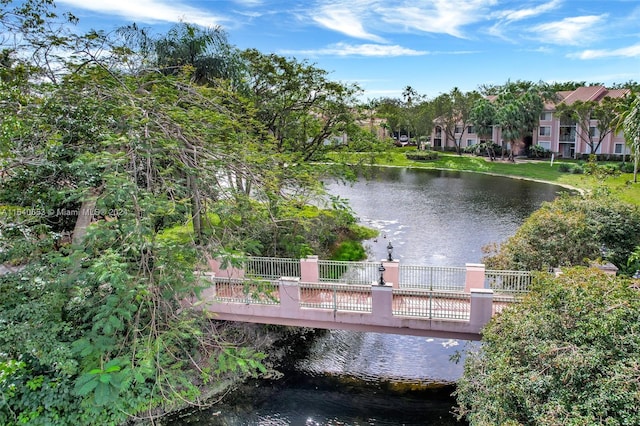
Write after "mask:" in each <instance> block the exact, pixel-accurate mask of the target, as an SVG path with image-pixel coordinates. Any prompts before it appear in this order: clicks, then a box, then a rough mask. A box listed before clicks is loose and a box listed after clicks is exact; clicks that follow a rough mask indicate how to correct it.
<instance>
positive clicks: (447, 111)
mask: <svg viewBox="0 0 640 426" xmlns="http://www.w3.org/2000/svg"><path fill="white" fill-rule="evenodd" d="M479 97H480V94H479V93H478V92H475V91H474V92H467V93H463V92H462V91H460V89H458V88H457V87H454V88H453V89H452V90H451V92H449V93H446V94H442V95H440V96H438V97H437V98H436V99H434V101H433V103H434V113H435V116H436V121H437V123H438V124H439V125H440V126H441V127H442V129H443V131H444V133H445V135H446V139H447V140H450V141H453V143H454V144H455V148H456V152H457V153H458V154H459V155H461V154H462V139H463V138H464V135H465V134H467V129H468V126H469V124H471V111H472V109H473V106H474V104H475V102H476V100H478V99H479Z"/></svg>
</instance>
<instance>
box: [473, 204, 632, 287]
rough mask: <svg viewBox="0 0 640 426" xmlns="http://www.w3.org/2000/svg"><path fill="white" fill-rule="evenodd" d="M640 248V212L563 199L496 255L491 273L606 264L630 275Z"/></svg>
mask: <svg viewBox="0 0 640 426" xmlns="http://www.w3.org/2000/svg"><path fill="white" fill-rule="evenodd" d="M639 245H640V209H639V208H638V207H637V206H633V205H630V204H627V203H624V202H622V201H620V200H617V199H615V198H614V197H612V196H610V195H607V194H596V195H591V196H585V197H579V196H568V195H567V196H562V197H559V198H558V199H556V200H555V201H553V202H548V203H544V204H543V205H542V207H541V208H540V209H539V210H537V211H536V212H534V213H533V214H532V215H531V216H530V217H529V218H527V220H526V221H525V222H524V224H523V225H522V226H521V227H520V228H518V230H517V231H516V233H515V235H513V236H512V237H510V238H508V239H507V240H506V241H505V242H504V243H502V244H501V245H499V246H497V247H489V248H488V249H489V250H493V252H492V253H489V255H488V256H487V257H485V258H484V262H485V264H486V265H487V267H488V268H495V269H517V270H525V271H526V270H530V271H531V270H538V271H540V270H547V269H549V268H557V267H563V266H572V265H589V264H590V263H591V262H592V261H595V260H598V259H600V260H604V261H608V262H611V263H613V264H614V265H616V266H617V267H618V268H619V269H620V270H621V271H622V272H628V273H630V274H633V273H634V272H635V270H627V263H628V259H629V256H630V255H631V253H632V252H633V251H634V250H635V248H636V247H637V246H639Z"/></svg>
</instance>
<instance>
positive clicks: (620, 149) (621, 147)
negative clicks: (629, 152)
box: [613, 143, 624, 154]
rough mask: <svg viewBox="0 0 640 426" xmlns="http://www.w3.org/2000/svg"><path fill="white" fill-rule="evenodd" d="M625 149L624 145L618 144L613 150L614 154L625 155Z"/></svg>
mask: <svg viewBox="0 0 640 426" xmlns="http://www.w3.org/2000/svg"><path fill="white" fill-rule="evenodd" d="M623 148H624V144H621V143H617V144H616V145H615V147H614V148H613V153H614V154H622V153H623V151H622V149H623Z"/></svg>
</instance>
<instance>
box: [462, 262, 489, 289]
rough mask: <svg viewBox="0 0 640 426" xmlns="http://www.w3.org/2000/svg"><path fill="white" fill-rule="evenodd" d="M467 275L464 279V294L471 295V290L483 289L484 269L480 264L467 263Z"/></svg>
mask: <svg viewBox="0 0 640 426" xmlns="http://www.w3.org/2000/svg"><path fill="white" fill-rule="evenodd" d="M465 266H466V268H467V273H466V276H465V279H464V292H465V293H471V291H472V290H471V289H473V288H484V285H485V284H484V281H485V275H484V272H485V268H484V264H482V263H467V264H466V265H465Z"/></svg>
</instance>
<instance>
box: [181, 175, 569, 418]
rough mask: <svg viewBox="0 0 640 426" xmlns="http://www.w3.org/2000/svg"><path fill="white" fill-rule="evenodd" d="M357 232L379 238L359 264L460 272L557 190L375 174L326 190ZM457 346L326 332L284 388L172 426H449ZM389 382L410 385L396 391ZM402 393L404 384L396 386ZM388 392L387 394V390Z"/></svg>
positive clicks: (512, 182)
mask: <svg viewBox="0 0 640 426" xmlns="http://www.w3.org/2000/svg"><path fill="white" fill-rule="evenodd" d="M327 187H328V189H329V191H330V192H331V193H332V194H334V195H338V196H340V197H342V198H345V199H348V200H349V201H350V204H351V206H352V208H353V210H354V211H355V213H356V215H357V216H358V217H359V220H360V222H361V223H362V224H364V225H367V226H369V227H372V228H375V229H377V230H379V231H380V236H379V237H377V238H376V239H372V240H369V241H366V242H365V246H366V247H367V250H368V253H369V260H376V261H377V260H380V259H382V258H386V256H387V249H386V247H387V244H388V243H389V242H391V243H392V245H393V247H394V250H393V257H394V258H396V259H399V260H400V261H401V262H402V263H404V264H408V265H433V266H464V264H465V263H478V262H480V261H481V259H482V256H483V252H482V247H483V246H485V245H487V244H489V243H493V242H501V241H503V240H505V239H506V238H508V237H509V236H511V235H513V234H514V232H515V230H516V229H517V228H518V227H519V226H520V225H521V224H522V222H523V221H524V219H525V218H526V217H527V216H528V215H530V214H531V213H532V212H533V211H535V210H536V209H537V208H538V207H539V206H540V205H541V203H542V202H544V201H550V200H552V199H554V198H555V197H556V196H557V195H558V193H559V192H562V191H565V190H564V189H562V188H560V187H556V186H551V185H546V184H542V183H537V182H530V181H525V180H517V179H508V178H503V177H496V176H488V175H481V174H472V173H463V172H448V171H446V172H445V171H442V172H441V171H426V170H412V169H403V168H381V169H376V172H375V173H374V174H373V176H371V179H369V180H359V181H358V182H356V183H355V184H353V185H341V184H335V183H332V184H329V185H328V186H327ZM465 344H467V342H464V341H457V340H443V339H430V338H424V337H414V336H401V335H392V334H379V333H358V332H350V331H342V330H335V331H330V332H328V333H327V335H326V336H324V337H323V338H321V339H319V340H318V341H316V342H315V343H314V345H313V347H312V348H311V355H310V356H309V357H308V358H307V359H304V360H302V361H300V362H299V363H298V365H297V368H296V370H297V371H296V372H295V373H294V374H292V375H291V376H289V377H288V378H287V379H285V380H281V381H278V382H274V383H266V382H263V383H262V384H261V385H260V386H258V387H256V388H255V389H253V390H252V391H250V392H244V393H242V394H239V395H236V396H235V399H233V401H229V402H228V403H227V404H223V405H220V406H216V407H214V408H213V409H212V410H208V411H205V412H203V413H200V414H199V415H197V416H190V417H186V418H184V419H182V420H181V421H180V422H179V423H175V424H197V425H403V424H404V425H454V424H458V423H457V422H456V421H455V419H454V416H453V415H452V414H450V410H451V407H452V404H453V399H452V398H451V397H450V396H449V394H450V392H451V388H449V387H445V388H441V389H436V390H430V389H429V386H430V385H432V384H434V383H454V382H455V381H456V380H457V379H458V378H459V377H460V375H461V373H462V364H461V363H460V364H455V363H453V362H451V361H450V357H451V355H453V354H454V353H455V352H456V351H458V350H460V349H462V348H463V347H464V345H465ZM397 384H402V385H415V387H416V388H418V389H421V390H416V391H412V392H404V391H402V392H398V391H397V386H396V385H397ZM405 387H406V386H405ZM394 389H396V390H394Z"/></svg>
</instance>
